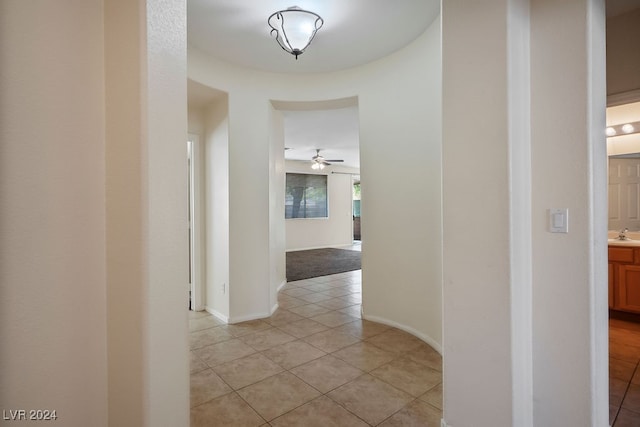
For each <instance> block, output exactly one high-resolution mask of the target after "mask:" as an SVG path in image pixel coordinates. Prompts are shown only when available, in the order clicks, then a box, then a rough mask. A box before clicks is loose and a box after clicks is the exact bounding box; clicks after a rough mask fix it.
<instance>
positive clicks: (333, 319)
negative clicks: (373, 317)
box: [311, 311, 356, 328]
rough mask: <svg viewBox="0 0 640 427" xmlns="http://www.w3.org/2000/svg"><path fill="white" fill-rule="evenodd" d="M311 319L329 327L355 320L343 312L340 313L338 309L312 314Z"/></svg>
mask: <svg viewBox="0 0 640 427" xmlns="http://www.w3.org/2000/svg"><path fill="white" fill-rule="evenodd" d="M311 320H314V321H316V322H318V323H322V324H323V325H325V326H328V327H330V328H335V327H336V326H340V325H344V324H345V323H349V322H353V321H354V320H356V318H355V317H353V316H349V315H348V314H345V313H340V312H338V311H330V312H329V313H325V314H320V315H318V316H313V317H312V318H311Z"/></svg>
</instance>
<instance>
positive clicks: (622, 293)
mask: <svg viewBox="0 0 640 427" xmlns="http://www.w3.org/2000/svg"><path fill="white" fill-rule="evenodd" d="M609 308H611V309H613V310H620V311H628V312H633V313H640V247H636V246H630V247H624V246H609Z"/></svg>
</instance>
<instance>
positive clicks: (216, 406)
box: [191, 393, 265, 427]
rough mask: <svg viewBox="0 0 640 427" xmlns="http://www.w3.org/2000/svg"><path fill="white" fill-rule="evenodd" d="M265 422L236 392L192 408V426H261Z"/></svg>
mask: <svg viewBox="0 0 640 427" xmlns="http://www.w3.org/2000/svg"><path fill="white" fill-rule="evenodd" d="M264 422H265V420H264V419H263V418H262V417H261V416H260V415H258V414H257V413H256V412H255V411H254V410H253V409H252V408H251V406H249V405H248V404H247V402H245V401H244V400H243V399H242V398H241V397H240V396H238V395H237V394H236V393H229V394H227V395H225V396H222V397H219V398H217V399H214V400H211V401H209V402H207V403H205V404H202V405H200V406H197V407H195V408H191V427H211V426H216V427H259V426H262V425H263V424H264Z"/></svg>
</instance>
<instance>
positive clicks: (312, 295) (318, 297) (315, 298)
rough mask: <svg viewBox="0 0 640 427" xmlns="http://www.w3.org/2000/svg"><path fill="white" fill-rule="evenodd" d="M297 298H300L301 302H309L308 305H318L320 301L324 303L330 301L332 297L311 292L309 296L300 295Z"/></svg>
mask: <svg viewBox="0 0 640 427" xmlns="http://www.w3.org/2000/svg"><path fill="white" fill-rule="evenodd" d="M298 298H300V299H301V300H303V301H307V302H310V303H318V302H320V301H326V300H329V299H332V298H333V297H330V296H328V295H324V294H321V293H318V292H313V293H310V294H306V295H301V296H299V297H298Z"/></svg>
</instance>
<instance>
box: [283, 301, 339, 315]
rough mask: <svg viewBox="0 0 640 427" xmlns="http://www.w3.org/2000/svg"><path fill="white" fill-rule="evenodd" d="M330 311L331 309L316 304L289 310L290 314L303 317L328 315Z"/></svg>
mask: <svg viewBox="0 0 640 427" xmlns="http://www.w3.org/2000/svg"><path fill="white" fill-rule="evenodd" d="M331 310H332V309H331V308H327V307H323V306H321V305H318V304H306V305H299V306H297V307H293V308H290V309H289V311H290V312H292V313H295V314H297V315H300V316H304V317H312V316H317V315H318V314H323V313H328V312H330V311H331Z"/></svg>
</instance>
